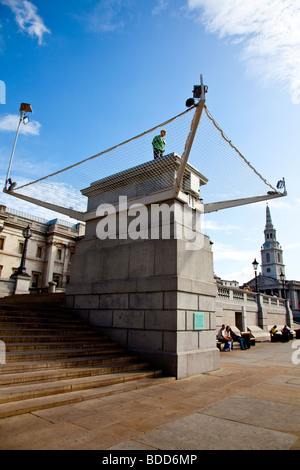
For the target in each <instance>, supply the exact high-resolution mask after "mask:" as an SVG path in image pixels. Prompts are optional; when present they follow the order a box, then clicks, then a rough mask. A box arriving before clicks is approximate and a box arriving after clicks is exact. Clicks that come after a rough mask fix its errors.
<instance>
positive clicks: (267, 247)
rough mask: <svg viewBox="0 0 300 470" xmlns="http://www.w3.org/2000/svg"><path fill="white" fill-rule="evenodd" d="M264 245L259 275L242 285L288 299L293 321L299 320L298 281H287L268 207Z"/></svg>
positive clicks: (280, 250)
mask: <svg viewBox="0 0 300 470" xmlns="http://www.w3.org/2000/svg"><path fill="white" fill-rule="evenodd" d="M264 239H265V240H264V243H263V245H262V247H261V273H260V274H258V276H257V278H256V279H255V278H253V279H251V281H249V282H247V283H246V284H244V287H245V286H246V285H248V286H249V287H250V288H251V289H252V290H253V291H255V290H256V284H257V290H258V292H260V293H262V294H266V295H270V296H278V297H280V298H283V299H289V301H290V308H291V309H292V312H293V315H294V319H295V320H297V319H300V281H295V280H287V279H286V275H285V265H284V262H283V249H282V247H281V246H280V243H279V242H278V241H277V237H276V230H275V228H274V225H273V222H272V217H271V211H270V208H269V206H268V205H267V208H266V225H265V230H264Z"/></svg>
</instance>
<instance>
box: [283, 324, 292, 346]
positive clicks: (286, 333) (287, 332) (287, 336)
mask: <svg viewBox="0 0 300 470" xmlns="http://www.w3.org/2000/svg"><path fill="white" fill-rule="evenodd" d="M281 333H282V342H288V341H289V340H290V329H289V328H288V327H287V326H286V325H284V327H283V328H282V330H281Z"/></svg>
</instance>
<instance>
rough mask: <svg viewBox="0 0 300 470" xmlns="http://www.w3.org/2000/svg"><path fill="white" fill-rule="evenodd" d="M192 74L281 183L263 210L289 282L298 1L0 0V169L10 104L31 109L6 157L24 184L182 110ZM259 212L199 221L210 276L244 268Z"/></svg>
mask: <svg viewBox="0 0 300 470" xmlns="http://www.w3.org/2000/svg"><path fill="white" fill-rule="evenodd" d="M200 74H203V77H204V82H205V84H206V85H207V86H208V94H207V102H206V104H207V106H208V109H209V110H210V112H211V113H212V115H213V116H214V118H215V119H216V121H217V122H218V124H220V125H221V127H222V128H223V130H224V131H225V133H226V135H227V136H229V137H230V139H231V140H232V142H233V143H234V145H235V146H236V147H237V148H238V149H239V150H240V151H241V152H242V153H243V155H245V156H246V158H247V159H248V160H249V161H250V162H251V163H252V164H253V165H254V166H255V168H257V169H258V171H259V172H260V173H262V175H263V176H264V177H265V178H266V179H267V180H268V181H270V182H271V183H272V184H273V185H274V184H276V182H277V181H278V180H279V179H281V178H282V177H285V179H286V183H287V191H288V196H287V197H285V198H282V199H279V200H276V201H270V203H269V206H270V208H271V213H272V217H273V222H274V225H275V227H276V228H277V238H278V240H279V242H280V243H281V245H282V247H283V249H284V262H285V264H286V275H287V278H288V279H297V280H300V272H299V259H300V239H299V230H300V217H299V215H300V193H299V173H300V171H299V170H300V164H299V154H300V143H299V128H300V0H249V1H248V2H245V1H244V0H227V1H226V2H224V1H223V0H170V1H168V0H145V1H143V2H141V1H140V0H102V1H98V0H84V1H83V0H76V2H74V1H71V0H64V1H60V2H58V1H57V0H52V1H51V2H44V1H38V0H32V1H26V0H22V1H21V0H0V80H2V81H3V82H4V83H5V85H6V95H5V102H4V100H3V97H2V100H1V96H0V103H1V104H0V164H1V177H2V178H4V179H5V175H6V171H7V167H8V162H9V158H10V155H11V151H12V146H13V141H14V137H15V132H16V128H17V123H18V117H19V115H18V110H19V106H20V103H21V102H27V103H31V105H32V108H33V111H34V114H33V115H32V116H31V117H30V118H31V122H30V124H28V125H27V126H22V128H21V132H20V135H19V138H18V142H17V147H16V152H15V157H14V162H13V163H15V164H16V165H18V166H19V168H21V167H22V168H23V170H24V172H25V173H26V172H27V174H28V175H30V176H32V178H35V177H37V176H44V175H45V174H48V173H50V172H52V171H55V170H57V169H61V168H64V167H65V166H67V165H70V164H72V163H76V162H78V161H80V160H82V159H84V158H86V157H89V156H91V155H94V154H96V153H98V152H100V151H101V150H104V149H106V148H109V147H111V146H113V145H115V144H118V143H119V142H122V141H124V140H126V139H128V138H130V137H132V136H135V135H137V134H139V133H141V132H143V131H145V130H147V129H149V128H151V127H153V126H155V125H156V124H159V123H160V122H163V121H164V120H166V119H168V118H169V117H172V116H174V115H176V114H178V113H180V112H182V111H184V109H185V101H186V99H187V98H189V97H190V96H191V94H192V89H193V86H194V85H195V84H198V83H199V77H200ZM3 185H4V180H3ZM204 202H205V201H204ZM0 203H2V204H5V205H7V206H8V207H13V208H16V209H18V210H21V211H22V210H23V211H26V212H28V211H29V212H31V213H34V212H35V211H37V213H39V214H41V212H40V211H41V208H36V207H35V206H31V207H29V206H28V205H27V204H23V203H22V202H21V201H19V200H17V199H15V198H13V197H10V196H7V195H4V194H2V196H1V197H0ZM265 211H266V204H265V203H260V204H254V205H247V206H244V207H241V208H235V209H227V210H224V211H220V212H218V213H215V214H209V215H206V216H205V226H206V229H205V230H206V233H207V234H208V235H209V236H210V237H211V239H212V241H213V242H214V245H213V250H214V259H215V272H216V274H217V275H218V276H221V277H222V278H226V279H236V280H238V281H240V282H246V281H247V280H249V279H250V278H251V277H252V276H253V269H252V261H253V259H254V257H256V258H257V259H258V260H259V261H260V247H261V244H262V243H263V241H264V240H263V229H264V225H265Z"/></svg>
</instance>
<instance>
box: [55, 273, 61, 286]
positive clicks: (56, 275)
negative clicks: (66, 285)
mask: <svg viewBox="0 0 300 470" xmlns="http://www.w3.org/2000/svg"><path fill="white" fill-rule="evenodd" d="M53 281H54V282H56V284H57V286H56V287H62V275H61V274H57V273H53Z"/></svg>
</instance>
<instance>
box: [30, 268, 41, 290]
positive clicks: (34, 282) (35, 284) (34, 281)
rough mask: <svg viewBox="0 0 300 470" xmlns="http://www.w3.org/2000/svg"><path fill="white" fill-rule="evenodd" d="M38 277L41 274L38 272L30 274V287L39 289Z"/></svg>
mask: <svg viewBox="0 0 300 470" xmlns="http://www.w3.org/2000/svg"><path fill="white" fill-rule="evenodd" d="M40 276H41V273H38V272H32V276H31V278H32V284H31V287H40Z"/></svg>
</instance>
